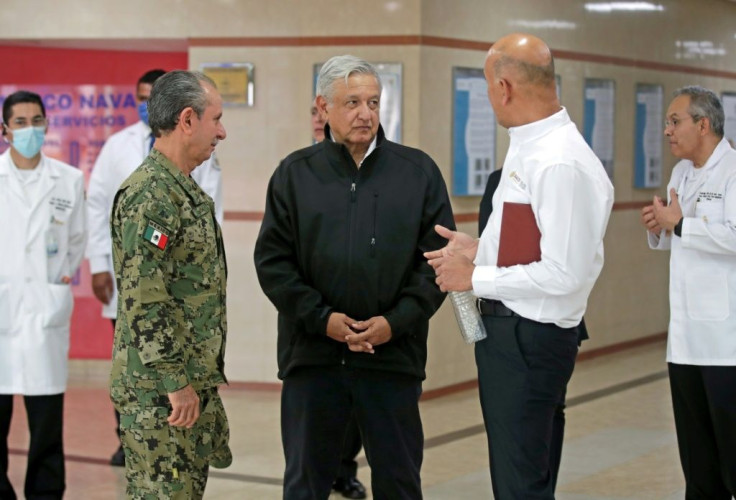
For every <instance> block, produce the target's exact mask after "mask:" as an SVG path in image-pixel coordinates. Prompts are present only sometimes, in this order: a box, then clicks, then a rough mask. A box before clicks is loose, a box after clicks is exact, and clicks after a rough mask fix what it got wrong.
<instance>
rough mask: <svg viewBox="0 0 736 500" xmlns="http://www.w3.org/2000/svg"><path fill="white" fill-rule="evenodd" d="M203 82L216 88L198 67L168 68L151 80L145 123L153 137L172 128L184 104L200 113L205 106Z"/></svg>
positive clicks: (184, 106) (159, 135)
mask: <svg viewBox="0 0 736 500" xmlns="http://www.w3.org/2000/svg"><path fill="white" fill-rule="evenodd" d="M202 82H204V83H207V84H209V85H211V86H212V87H213V88H217V86H216V85H215V82H213V81H212V79H211V78H210V77H208V76H206V75H205V74H204V73H200V72H199V71H184V70H175V71H170V72H168V73H166V74H165V75H163V76H161V77H159V78H158V80H156V81H155V82H154V84H153V87H152V88H151V97H150V98H149V99H148V123H149V124H150V126H151V132H152V133H153V136H154V137H161V136H162V135H163V134H164V133H165V132H171V131H172V130H174V129H175V128H176V124H177V123H178V122H179V115H180V114H181V112H182V111H183V110H184V109H185V108H192V109H193V110H194V112H195V113H196V114H197V116H198V117H199V118H201V117H202V113H204V110H205V108H206V107H207V93H206V92H205V90H204V88H203V87H202Z"/></svg>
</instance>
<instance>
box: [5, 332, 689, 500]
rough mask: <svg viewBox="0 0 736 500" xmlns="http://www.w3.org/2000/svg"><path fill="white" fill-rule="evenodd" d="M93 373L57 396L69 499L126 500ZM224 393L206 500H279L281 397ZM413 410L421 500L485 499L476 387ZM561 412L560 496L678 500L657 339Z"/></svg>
mask: <svg viewBox="0 0 736 500" xmlns="http://www.w3.org/2000/svg"><path fill="white" fill-rule="evenodd" d="M101 372H104V364H103V365H102V369H99V367H98V369H91V368H90V367H89V366H81V367H80V366H76V367H75V370H73V371H72V374H73V376H72V379H71V381H70V387H69V390H68V392H67V396H66V399H65V434H64V439H65V447H66V454H67V462H66V466H67V495H66V498H70V499H75V500H76V499H83V500H87V499H89V500H97V499H100V500H103V499H104V500H109V499H118V498H124V496H125V495H124V489H125V478H124V475H123V470H122V469H121V468H115V467H111V466H110V465H108V460H109V458H110V455H111V454H112V453H113V452H114V451H115V447H116V437H115V434H114V425H115V424H114V418H113V413H112V406H111V405H110V402H109V399H108V397H107V390H106V388H105V377H104V376H100V373H101ZM222 397H223V401H224V403H225V407H226V409H227V412H228V417H229V419H230V424H231V428H232V431H231V434H232V438H231V448H232V450H233V454H234V461H233V464H232V466H231V467H229V468H228V469H225V470H212V472H211V473H210V478H209V482H208V485H207V491H206V494H205V498H206V499H213V500H214V499H219V500H236V499H238V500H240V499H258V500H260V499H264V500H268V499H274V500H275V499H279V498H281V477H282V474H283V468H284V459H283V455H282V450H281V438H280V436H281V434H280V427H279V394H278V393H277V392H273V391H252V390H236V389H224V390H223V391H222ZM15 405H16V411H15V414H14V417H13V423H12V425H11V431H10V436H9V442H8V444H9V447H10V448H11V456H10V468H9V475H10V479H11V481H12V482H13V484H14V485H15V486H16V490H21V489H22V484H23V475H24V471H25V452H26V450H27V443H28V431H27V427H26V424H25V413H24V409H23V403H22V399H21V398H16V401H15ZM420 409H421V412H422V419H423V423H424V432H425V453H424V464H423V468H422V484H423V490H424V494H425V498H427V499H429V500H455V499H458V500H460V499H468V500H471V499H487V498H493V497H492V494H491V479H490V475H489V472H488V455H487V445H486V436H485V432H484V430H483V420H482V416H481V411H480V405H479V403H478V391H477V390H475V389H472V390H466V391H463V392H459V393H455V394H452V395H449V396H444V397H440V398H436V399H432V400H429V401H422V403H421V404H420ZM566 415H567V428H566V434H565V447H564V450H563V463H562V467H561V470H560V479H559V484H558V488H557V498H559V499H561V500H578V499H580V500H582V499H586V500H609V499H610V500H614V499H615V500H633V499H662V500H672V499H676V498H683V497H684V481H683V479H682V473H681V471H680V465H679V461H678V456H677V442H676V438H675V431H674V422H673V419H672V410H671V402H670V396H669V387H668V382H667V374H666V365H665V362H664V344H663V343H657V344H652V345H649V346H644V347H639V348H636V349H631V350H628V351H625V352H621V353H616V354H612V355H608V356H603V357H598V358H594V359H590V360H586V361H582V362H579V363H578V366H577V367H576V369H575V374H574V375H573V378H572V381H571V383H570V386H569V391H568V408H567V412H566ZM359 464H360V468H359V471H358V476H359V478H360V479H361V480H362V481H363V482H364V483H365V484H366V485H367V486H369V485H370V469H369V467H368V465H367V463H366V460H365V456H364V455H363V454H362V453H361V455H360V457H359ZM369 490H370V486H369ZM330 498H331V499H338V498H342V497H341V496H339V495H338V494H333V495H332V496H331V497H330Z"/></svg>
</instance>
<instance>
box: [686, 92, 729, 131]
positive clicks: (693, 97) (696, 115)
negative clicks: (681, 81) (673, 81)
mask: <svg viewBox="0 0 736 500" xmlns="http://www.w3.org/2000/svg"><path fill="white" fill-rule="evenodd" d="M681 95H686V96H689V97H690V106H689V107H688V110H687V112H688V113H690V116H691V117H692V118H693V120H695V121H698V120H700V119H701V118H707V119H708V121H709V122H710V129H711V130H712V131H713V133H714V134H716V136H718V137H719V138H723V125H724V122H725V121H726V115H725V113H724V112H723V104H722V103H721V100H720V99H719V98H718V96H717V95H716V93H715V92H713V91H712V90H710V89H706V88H704V87H701V86H699V85H690V86H688V87H682V88H680V89H677V90H675V94H674V96H675V97H678V96H681Z"/></svg>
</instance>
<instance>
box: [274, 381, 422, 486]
mask: <svg viewBox="0 0 736 500" xmlns="http://www.w3.org/2000/svg"><path fill="white" fill-rule="evenodd" d="M420 393H421V381H420V380H419V379H418V378H416V377H412V376H409V375H404V374H399V373H392V372H383V371H377V370H362V369H354V368H348V367H344V366H329V367H303V368H298V369H296V370H294V371H293V372H292V373H290V374H289V375H288V376H287V377H286V378H285V379H284V385H283V388H282V391H281V438H282V441H283V446H284V455H285V457H286V471H285V474H284V499H286V500H297V499H309V500H323V499H326V498H327V497H328V496H329V494H330V491H331V488H332V482H333V480H334V479H335V477H336V476H337V472H338V469H339V466H340V457H341V456H342V448H343V444H344V442H345V431H346V429H347V427H348V423H349V421H350V419H351V418H352V417H353V415H354V417H355V420H356V421H357V423H358V427H359V429H360V434H361V436H362V438H363V446H364V447H365V454H366V457H367V458H368V463H369V464H370V466H371V477H372V482H371V489H372V491H373V498H374V499H376V500H383V499H390V500H400V499H419V498H422V490H421V480H420V477H419V470H420V468H421V465H422V456H423V447H424V434H423V431H422V422H421V420H420V417H419V404H418V403H419V395H420Z"/></svg>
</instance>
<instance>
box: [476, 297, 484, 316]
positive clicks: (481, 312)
mask: <svg viewBox="0 0 736 500" xmlns="http://www.w3.org/2000/svg"><path fill="white" fill-rule="evenodd" d="M482 303H483V299H481V298H480V297H478V298H477V299H475V308H476V309H478V314H480V315H481V316H483V308H482V307H481V304H482Z"/></svg>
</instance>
